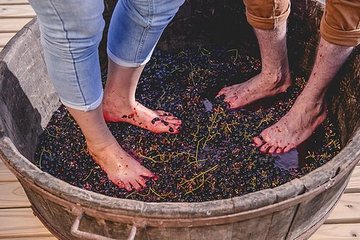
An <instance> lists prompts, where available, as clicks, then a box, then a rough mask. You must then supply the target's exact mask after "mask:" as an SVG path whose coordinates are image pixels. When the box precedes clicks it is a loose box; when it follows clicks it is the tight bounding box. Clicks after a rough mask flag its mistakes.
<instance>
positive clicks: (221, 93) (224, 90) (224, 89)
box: [216, 87, 228, 97]
mask: <svg viewBox="0 0 360 240" xmlns="http://www.w3.org/2000/svg"><path fill="white" fill-rule="evenodd" d="M227 89H228V87H224V88H223V89H221V90H220V91H219V92H218V94H217V95H216V97H220V96H221V95H226V92H227Z"/></svg>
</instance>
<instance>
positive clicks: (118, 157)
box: [88, 140, 155, 191]
mask: <svg viewBox="0 0 360 240" xmlns="http://www.w3.org/2000/svg"><path fill="white" fill-rule="evenodd" d="M88 150H89V153H90V155H91V156H92V157H93V159H94V160H95V162H96V163H97V164H99V165H100V166H101V168H102V169H103V170H104V171H105V172H106V173H107V176H108V178H109V179H110V180H111V181H112V182H113V183H114V184H115V185H117V186H118V187H119V188H125V189H126V190H127V191H131V190H133V189H135V190H137V191H138V190H141V189H142V188H144V187H146V181H147V180H148V179H149V178H155V175H154V174H153V173H152V172H150V171H149V170H148V169H146V168H145V167H143V166H141V164H140V163H139V162H138V161H136V160H135V159H133V158H132V157H131V156H130V155H129V154H128V153H127V152H125V151H124V150H123V149H122V148H121V147H120V145H119V144H118V143H117V142H116V140H114V141H113V142H112V143H111V144H107V145H105V146H102V147H99V146H91V145H90V144H88Z"/></svg>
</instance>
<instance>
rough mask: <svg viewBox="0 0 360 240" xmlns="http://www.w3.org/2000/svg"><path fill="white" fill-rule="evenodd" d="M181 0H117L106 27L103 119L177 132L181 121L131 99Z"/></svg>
mask: <svg viewBox="0 0 360 240" xmlns="http://www.w3.org/2000/svg"><path fill="white" fill-rule="evenodd" d="M182 3H183V1H182V0H176V1H169V0H156V1H154V2H149V1H145V2H144V1H129V0H125V1H119V2H118V4H117V6H116V9H115V11H114V14H113V17H112V20H111V24H110V30H109V43H108V55H109V69H108V79H107V83H106V87H105V95H104V106H103V108H104V117H105V119H106V121H112V122H128V123H131V124H134V125H136V126H139V127H142V128H144V129H148V130H150V131H152V132H155V133H162V132H167V133H178V132H179V127H180V124H181V121H180V120H179V119H177V118H176V117H174V116H173V115H172V114H170V113H166V112H163V111H153V110H150V109H148V108H146V107H144V106H143V105H141V104H140V103H139V102H137V101H136V100H135V91H136V86H137V84H138V81H139V78H140V75H141V73H142V71H143V69H144V66H145V64H146V63H147V62H148V61H149V59H150V56H151V54H152V52H153V49H154V47H155V45H156V43H157V41H158V40H159V38H160V36H161V33H162V32H163V30H164V28H165V27H166V26H167V24H168V23H169V22H170V20H171V19H172V18H173V17H174V15H175V13H176V12H177V10H178V8H179V6H180V5H181V4H182Z"/></svg>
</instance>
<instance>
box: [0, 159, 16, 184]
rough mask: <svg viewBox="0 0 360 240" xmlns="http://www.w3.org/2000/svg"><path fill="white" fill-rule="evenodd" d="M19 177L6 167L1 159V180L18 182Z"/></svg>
mask: <svg viewBox="0 0 360 240" xmlns="http://www.w3.org/2000/svg"><path fill="white" fill-rule="evenodd" d="M16 181H17V179H16V177H15V176H14V174H12V173H11V172H10V170H9V169H7V167H5V164H4V163H3V162H2V161H0V182H16Z"/></svg>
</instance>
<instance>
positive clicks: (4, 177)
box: [0, 49, 17, 182]
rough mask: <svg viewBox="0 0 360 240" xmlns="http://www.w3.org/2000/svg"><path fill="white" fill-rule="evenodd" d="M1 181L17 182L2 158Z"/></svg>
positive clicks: (0, 165)
mask: <svg viewBox="0 0 360 240" xmlns="http://www.w3.org/2000/svg"><path fill="white" fill-rule="evenodd" d="M1 50H2V49H1ZM0 182H17V179H16V177H15V175H14V174H12V173H11V172H10V170H9V169H8V168H7V167H6V166H5V164H4V163H3V161H1V160H0Z"/></svg>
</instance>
